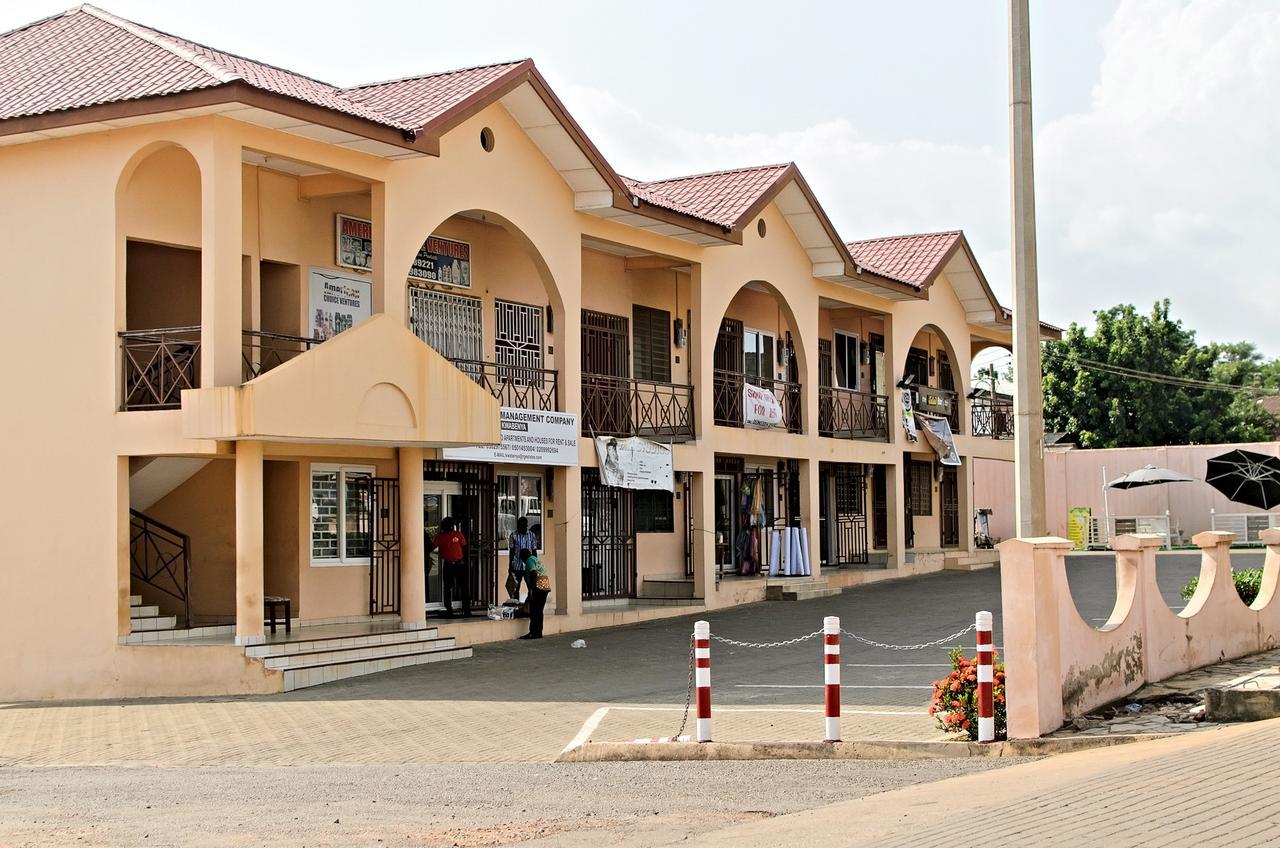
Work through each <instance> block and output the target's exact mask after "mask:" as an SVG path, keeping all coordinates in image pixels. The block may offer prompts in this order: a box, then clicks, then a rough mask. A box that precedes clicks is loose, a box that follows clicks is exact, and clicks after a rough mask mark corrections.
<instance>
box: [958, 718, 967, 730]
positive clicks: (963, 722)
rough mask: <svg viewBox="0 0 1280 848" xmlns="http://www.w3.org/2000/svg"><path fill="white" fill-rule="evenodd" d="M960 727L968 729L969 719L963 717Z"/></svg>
mask: <svg viewBox="0 0 1280 848" xmlns="http://www.w3.org/2000/svg"><path fill="white" fill-rule="evenodd" d="M960 727H962V728H964V729H965V730H968V729H969V719H965V720H964V721H962V722H960Z"/></svg>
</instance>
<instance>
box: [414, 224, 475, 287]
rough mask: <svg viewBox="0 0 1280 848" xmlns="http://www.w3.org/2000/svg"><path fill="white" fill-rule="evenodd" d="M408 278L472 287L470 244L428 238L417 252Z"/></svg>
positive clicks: (432, 237)
mask: <svg viewBox="0 0 1280 848" xmlns="http://www.w3.org/2000/svg"><path fill="white" fill-rule="evenodd" d="M409 279H411V280H422V281H424V282H428V283H444V284H446V285H450V286H460V287H462V288H471V245H470V244H468V243H467V242H465V241H455V240H453V239H447V238H441V237H440V236H430V237H428V238H427V240H426V241H424V242H423V243H422V247H420V248H419V249H418V255H417V256H415V257H414V258H413V267H412V268H410V269H409Z"/></svg>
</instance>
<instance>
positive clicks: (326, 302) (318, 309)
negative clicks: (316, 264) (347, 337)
mask: <svg viewBox="0 0 1280 848" xmlns="http://www.w3.org/2000/svg"><path fill="white" fill-rule="evenodd" d="M308 292H309V299H308V301H307V307H308V308H307V316H308V318H307V321H308V329H307V332H308V334H309V335H310V336H311V337H312V338H313V339H319V340H320V341H324V340H325V339H331V338H333V337H334V336H336V335H338V333H341V332H342V331H343V330H349V329H351V328H352V327H354V326H355V325H356V324H359V323H360V322H361V321H363V320H364V319H366V318H368V317H369V316H370V315H372V314H373V284H372V283H371V282H369V280H368V279H366V278H364V277H357V276H356V275H354V274H347V273H344V272H342V271H330V270H329V269H327V268H312V269H311V274H310V277H309V280H308Z"/></svg>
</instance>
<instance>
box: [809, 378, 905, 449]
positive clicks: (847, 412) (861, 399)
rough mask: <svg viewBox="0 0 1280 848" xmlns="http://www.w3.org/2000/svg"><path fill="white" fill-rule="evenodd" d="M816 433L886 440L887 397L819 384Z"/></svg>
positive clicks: (843, 437)
mask: <svg viewBox="0 0 1280 848" xmlns="http://www.w3.org/2000/svg"><path fill="white" fill-rule="evenodd" d="M818 435H820V436H827V437H829V438H833V439H871V440H874V441H881V442H887V441H889V399H888V398H887V397H885V396H884V395H873V394H868V393H866V392H856V391H853V390H852V389H840V388H835V387H833V386H820V387H819V388H818Z"/></svg>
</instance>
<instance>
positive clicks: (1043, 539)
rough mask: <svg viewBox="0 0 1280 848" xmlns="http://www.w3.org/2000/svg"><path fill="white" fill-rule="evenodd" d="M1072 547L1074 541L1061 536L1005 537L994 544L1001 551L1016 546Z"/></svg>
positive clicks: (1039, 547) (1013, 548) (1066, 548)
mask: <svg viewBox="0 0 1280 848" xmlns="http://www.w3.org/2000/svg"><path fill="white" fill-rule="evenodd" d="M1074 547H1075V543H1074V542H1072V541H1071V540H1070V539H1063V538H1062V537H1061V536H1032V537H1030V538H1026V539H1005V540H1004V541H1003V542H1001V543H1000V544H998V545H996V549H997V550H1000V551H1003V550H1005V549H1006V548H1008V549H1009V550H1011V551H1012V550H1015V549H1018V548H1033V549H1035V550H1063V551H1069V550H1071V549H1072V548H1074Z"/></svg>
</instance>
